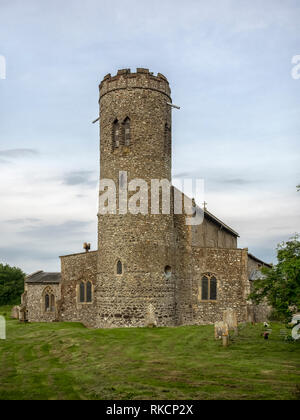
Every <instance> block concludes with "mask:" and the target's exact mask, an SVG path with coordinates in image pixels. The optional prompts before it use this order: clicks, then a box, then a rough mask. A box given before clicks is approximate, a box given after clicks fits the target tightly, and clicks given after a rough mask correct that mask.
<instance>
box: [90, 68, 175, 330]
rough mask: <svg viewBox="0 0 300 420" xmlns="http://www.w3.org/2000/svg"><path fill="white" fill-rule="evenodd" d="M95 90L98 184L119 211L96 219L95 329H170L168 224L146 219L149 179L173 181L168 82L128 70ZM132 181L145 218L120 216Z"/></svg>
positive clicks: (165, 217)
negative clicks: (143, 191) (143, 200)
mask: <svg viewBox="0 0 300 420" xmlns="http://www.w3.org/2000/svg"><path fill="white" fill-rule="evenodd" d="M99 88H100V99H99V104H100V180H101V179H111V180H113V181H114V183H115V185H116V191H117V210H116V214H101V212H99V215H98V222H99V224H98V246H99V248H98V249H99V257H98V278H97V290H96V293H97V302H98V305H99V310H98V321H97V323H98V326H99V327H117V326H145V325H147V324H149V323H150V324H151V323H154V324H156V325H173V324H174V323H175V298H174V294H175V279H174V274H173V272H172V267H173V265H174V264H173V258H174V257H173V255H174V245H173V242H174V241H173V217H172V214H161V213H162V212H161V208H160V212H159V213H160V214H151V199H150V196H151V192H150V190H151V180H153V179H157V180H162V179H167V180H168V181H171V108H170V106H169V105H168V102H171V97H170V94H171V91H170V87H169V83H168V81H167V79H166V78H165V77H164V76H163V75H162V74H160V73H159V74H158V75H157V76H154V75H153V74H152V73H149V70H148V69H137V71H136V73H131V72H130V70H128V69H125V70H119V71H118V73H117V75H116V76H114V77H111V75H110V74H108V75H107V76H105V77H104V79H103V81H102V82H101V84H100V86H99ZM120 172H122V175H121V176H120ZM134 179H142V180H144V181H145V182H146V183H147V185H148V187H149V192H148V212H147V214H131V213H130V212H124V211H123V212H122V213H123V214H119V213H120V212H119V205H120V206H121V204H120V203H119V200H118V190H119V187H121V188H122V189H123V191H124V188H125V189H126V186H127V185H128V183H130V181H132V180H134ZM100 194H101V192H100ZM134 194H135V192H134V191H129V192H128V200H129V199H130V197H131V196H132V195H134ZM122 208H123V210H124V206H123V207H122ZM170 213H172V212H170Z"/></svg>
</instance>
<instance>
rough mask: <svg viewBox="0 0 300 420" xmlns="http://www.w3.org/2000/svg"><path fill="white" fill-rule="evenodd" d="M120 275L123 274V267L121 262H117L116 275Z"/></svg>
mask: <svg viewBox="0 0 300 420" xmlns="http://www.w3.org/2000/svg"><path fill="white" fill-rule="evenodd" d="M122 273H123V266H122V263H121V261H120V260H119V261H118V262H117V274H119V275H121V274H122Z"/></svg>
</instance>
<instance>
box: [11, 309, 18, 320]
mask: <svg viewBox="0 0 300 420" xmlns="http://www.w3.org/2000/svg"><path fill="white" fill-rule="evenodd" d="M19 311H20V307H19V306H14V307H13V308H12V310H11V315H10V316H11V317H12V318H14V319H19Z"/></svg>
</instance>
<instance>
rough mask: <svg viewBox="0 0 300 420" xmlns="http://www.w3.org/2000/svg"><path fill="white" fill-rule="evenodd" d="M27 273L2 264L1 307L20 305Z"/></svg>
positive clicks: (0, 272) (0, 265) (0, 267)
mask: <svg viewBox="0 0 300 420" xmlns="http://www.w3.org/2000/svg"><path fill="white" fill-rule="evenodd" d="M24 279H25V273H23V271H22V270H21V269H20V268H17V267H11V266H9V265H8V264H6V265H4V264H0V305H15V304H19V303H20V297H21V294H22V293H23V292H24Z"/></svg>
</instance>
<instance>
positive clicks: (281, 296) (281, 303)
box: [249, 234, 300, 320]
mask: <svg viewBox="0 0 300 420" xmlns="http://www.w3.org/2000/svg"><path fill="white" fill-rule="evenodd" d="M277 260H278V264H277V265H274V266H272V268H268V267H263V268H262V270H261V271H262V274H263V276H262V278H261V279H259V280H256V281H255V282H253V283H254V284H253V290H252V292H251V294H250V295H249V299H251V300H252V301H253V302H254V303H256V304H258V303H260V302H262V301H264V300H266V301H267V302H268V304H269V305H271V306H272V307H273V309H274V310H275V312H277V313H278V314H279V315H282V316H283V317H284V318H285V319H286V320H290V319H291V318H292V315H293V313H295V312H297V311H298V310H299V309H300V241H299V235H298V234H296V235H295V236H294V237H292V238H290V240H289V241H287V242H282V243H280V244H279V245H278V246H277Z"/></svg>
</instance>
